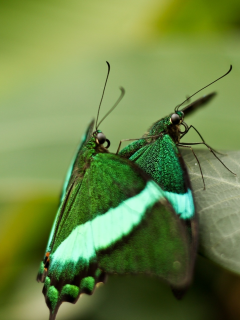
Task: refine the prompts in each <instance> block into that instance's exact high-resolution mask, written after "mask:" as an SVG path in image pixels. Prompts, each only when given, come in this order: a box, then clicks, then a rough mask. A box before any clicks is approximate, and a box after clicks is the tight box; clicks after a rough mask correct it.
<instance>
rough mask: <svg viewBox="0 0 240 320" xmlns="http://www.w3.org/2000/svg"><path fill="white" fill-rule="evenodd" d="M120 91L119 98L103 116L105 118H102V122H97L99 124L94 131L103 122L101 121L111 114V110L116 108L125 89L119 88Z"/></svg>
mask: <svg viewBox="0 0 240 320" xmlns="http://www.w3.org/2000/svg"><path fill="white" fill-rule="evenodd" d="M120 90H121V94H120V97H119V98H118V99H117V101H116V102H115V103H114V105H113V106H112V108H111V109H110V110H109V111H108V112H107V113H106V114H105V116H104V117H103V118H102V120H101V121H100V122H99V124H98V125H97V127H96V130H97V128H98V126H99V125H100V124H101V123H102V122H103V120H104V119H105V118H106V117H107V116H108V115H109V113H111V112H112V111H113V109H115V108H116V106H117V105H118V104H119V102H120V101H121V100H122V98H123V97H124V95H125V92H126V91H125V89H124V88H123V87H120Z"/></svg>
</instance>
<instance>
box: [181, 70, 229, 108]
mask: <svg viewBox="0 0 240 320" xmlns="http://www.w3.org/2000/svg"><path fill="white" fill-rule="evenodd" d="M231 71H232V65H230V69H229V70H228V72H227V73H225V74H224V75H223V76H221V77H220V78H217V79H216V80H214V81H213V82H211V83H209V84H208V85H207V86H205V87H203V88H202V89H200V90H198V91H197V92H195V93H194V94H192V95H191V96H190V97H188V98H187V99H185V100H184V101H183V102H182V103H181V104H179V105H177V106H176V108H175V111H178V109H179V107H181V105H183V104H184V103H185V102H186V101H188V100H189V99H190V98H192V97H193V96H195V94H197V93H198V92H200V91H202V90H203V89H205V88H207V87H209V86H211V85H212V84H213V83H214V82H217V81H218V80H220V79H222V78H224V77H225V76H226V75H228V74H229V73H230V72H231Z"/></svg>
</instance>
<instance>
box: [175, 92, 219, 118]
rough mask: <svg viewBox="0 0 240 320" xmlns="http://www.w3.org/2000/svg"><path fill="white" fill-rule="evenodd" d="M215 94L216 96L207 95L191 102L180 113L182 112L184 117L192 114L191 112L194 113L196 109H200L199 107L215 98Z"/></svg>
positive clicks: (213, 93)
mask: <svg viewBox="0 0 240 320" xmlns="http://www.w3.org/2000/svg"><path fill="white" fill-rule="evenodd" d="M216 94H217V92H212V93H209V94H207V95H205V96H203V97H201V98H199V99H197V100H195V101H193V102H192V103H190V104H189V105H187V106H186V107H185V108H183V109H182V110H181V111H183V113H184V115H185V116H188V115H190V114H192V113H193V112H195V111H196V110H197V108H198V107H201V106H204V105H206V104H208V103H209V102H210V101H211V100H212V99H213V98H214V97H215V96H216Z"/></svg>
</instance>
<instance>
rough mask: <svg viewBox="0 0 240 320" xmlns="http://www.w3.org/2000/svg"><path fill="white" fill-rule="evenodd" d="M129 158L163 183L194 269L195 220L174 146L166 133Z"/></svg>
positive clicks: (184, 173) (188, 187) (187, 184)
mask: <svg viewBox="0 0 240 320" xmlns="http://www.w3.org/2000/svg"><path fill="white" fill-rule="evenodd" d="M130 160H131V161H133V162H135V163H136V164H138V165H139V167H140V168H142V169H143V171H145V172H146V173H148V174H149V175H150V176H151V177H152V178H153V180H154V181H156V182H157V183H158V184H159V185H160V186H161V187H162V189H163V190H164V193H165V197H166V198H167V199H168V201H169V202H170V203H171V205H172V206H173V208H174V210H175V212H176V213H177V214H178V216H179V217H180V219H181V222H182V225H183V228H185V231H186V232H188V234H189V239H188V242H189V244H190V247H191V270H193V268H194V264H195V259H196V253H197V246H198V222H197V216H196V212H195V206H194V199H193V195H192V189H191V185H190V180H189V176H188V172H187V169H186V166H185V163H184V161H183V159H182V156H181V154H180V152H179V150H178V148H177V146H176V145H175V143H174V142H173V140H172V139H171V137H170V136H169V135H168V134H165V135H163V136H162V137H159V138H158V139H157V140H155V141H154V142H152V143H149V144H147V145H145V146H144V147H142V148H140V149H138V150H137V151H136V152H135V153H134V154H133V155H132V156H131V157H130ZM190 274H192V272H190ZM178 293H179V295H181V293H180V292H178Z"/></svg>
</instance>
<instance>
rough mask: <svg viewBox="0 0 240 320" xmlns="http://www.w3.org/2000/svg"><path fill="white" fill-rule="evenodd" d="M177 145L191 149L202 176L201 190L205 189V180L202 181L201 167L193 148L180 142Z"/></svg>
mask: <svg viewBox="0 0 240 320" xmlns="http://www.w3.org/2000/svg"><path fill="white" fill-rule="evenodd" d="M178 146H179V147H184V148H189V149H191V151H192V153H193V155H194V157H195V158H196V160H197V162H198V165H199V169H200V172H201V176H202V181H203V190H205V189H206V186H205V181H204V178H203V173H202V167H201V165H200V162H199V160H198V158H197V156H196V153H195V152H194V151H193V148H192V147H191V146H190V145H184V144H181V143H179V144H178Z"/></svg>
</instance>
